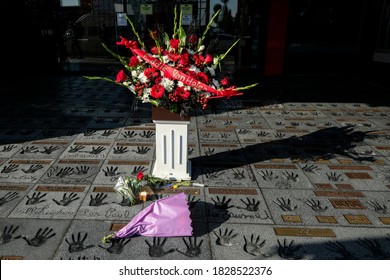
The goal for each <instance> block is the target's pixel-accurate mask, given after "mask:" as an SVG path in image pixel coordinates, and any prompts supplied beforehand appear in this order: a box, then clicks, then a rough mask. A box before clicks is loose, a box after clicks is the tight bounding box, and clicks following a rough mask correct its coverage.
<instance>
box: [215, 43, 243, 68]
mask: <svg viewBox="0 0 390 280" xmlns="http://www.w3.org/2000/svg"><path fill="white" fill-rule="evenodd" d="M239 41H240V39H238V40H237V41H235V42H234V43H233V45H231V46H230V48H229V49H228V50H227V51H226V52H225V53H224V54H223V55H220V56H219V60H218V64H219V63H221V61H222V60H223V59H224V58H225V57H226V55H227V54H228V53H229V52H230V51H231V49H233V48H234V46H235V45H237V43H238V42H239Z"/></svg>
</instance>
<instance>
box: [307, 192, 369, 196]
mask: <svg viewBox="0 0 390 280" xmlns="http://www.w3.org/2000/svg"><path fill="white" fill-rule="evenodd" d="M313 193H314V195H315V196H327V197H365V195H364V194H363V193H362V192H355V191H313Z"/></svg>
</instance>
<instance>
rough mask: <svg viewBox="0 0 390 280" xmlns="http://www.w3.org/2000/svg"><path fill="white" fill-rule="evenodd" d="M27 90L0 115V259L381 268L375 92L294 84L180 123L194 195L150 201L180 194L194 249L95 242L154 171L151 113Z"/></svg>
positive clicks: (382, 146)
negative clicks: (376, 262)
mask: <svg viewBox="0 0 390 280" xmlns="http://www.w3.org/2000/svg"><path fill="white" fill-rule="evenodd" d="M29 82H30V83H32V84H27V82H24V81H23V80H21V81H20V82H19V83H15V84H13V85H12V86H8V87H6V88H5V89H4V93H6V94H7V96H8V97H9V98H7V101H6V102H2V104H1V115H2V116H1V118H0V127H1V130H0V209H1V212H0V234H1V237H0V258H2V259H28V260H35V259H66V260H68V259H90V260H94V259H104V260H108V259H113V260H114V259H120V260H127V259H170V260H174V259H186V260H187V259H201V260H206V259H218V260H223V259H242V260H245V259H386V258H387V259H388V258H390V213H389V212H388V208H389V206H390V129H389V128H390V107H389V106H388V105H389V104H388V103H386V100H388V96H389V95H390V90H389V89H388V88H386V87H383V86H379V85H376V84H373V83H371V82H368V81H365V80H364V79H355V78H349V77H314V76H313V77H295V78H294V77H291V78H289V79H285V80H284V81H281V80H278V79H274V80H272V79H270V80H267V81H264V83H262V84H261V85H260V86H259V87H258V88H257V89H255V90H253V91H251V92H249V93H248V94H246V95H245V97H243V98H241V99H239V98H236V99H232V100H230V101H226V100H224V101H221V102H218V103H216V104H215V107H214V108H213V110H211V108H210V111H208V112H207V113H206V114H204V115H198V116H193V117H192V118H191V124H190V145H189V152H190V159H191V162H192V177H193V178H192V179H193V180H194V181H195V182H199V183H202V184H205V187H180V188H178V189H175V190H170V189H164V190H156V193H158V194H159V196H156V197H155V199H157V198H158V197H161V196H166V195H171V194H173V193H176V192H185V193H186V194H187V195H188V200H189V201H191V202H192V203H191V205H192V206H193V208H192V209H191V212H192V220H193V226H194V237H191V238H189V237H185V238H179V237H177V238H167V239H166V240H162V239H153V238H149V237H142V236H139V237H134V238H131V239H128V240H125V241H124V242H118V243H114V244H103V243H102V242H101V239H102V237H103V236H105V235H106V234H108V233H112V232H113V231H115V230H118V229H120V228H121V227H122V226H124V225H125V224H126V223H127V222H129V221H130V220H131V219H132V217H133V216H134V215H136V214H137V213H138V212H139V211H140V210H141V209H142V207H143V205H142V204H139V205H136V206H128V205H127V204H126V201H122V199H121V198H120V197H119V196H118V195H117V194H116V193H115V192H113V191H112V187H113V186H114V184H115V182H116V180H117V178H118V177H119V176H121V175H122V176H126V175H132V174H134V173H135V172H137V171H139V170H142V171H144V172H146V173H147V172H149V171H150V170H151V167H152V164H153V157H154V150H155V143H154V140H155V139H154V125H153V123H152V121H151V119H150V107H149V106H145V105H142V104H141V105H140V106H139V109H138V111H135V112H133V111H131V110H130V106H131V104H132V99H131V94H130V93H129V92H127V91H122V90H121V89H119V88H118V87H115V86H114V85H110V84H108V83H105V82H96V81H95V82H90V81H87V80H85V79H84V78H82V77H80V76H77V75H74V76H73V75H69V76H63V77H52V78H51V79H38V78H37V79H33V80H32V81H29ZM29 89H30V90H29ZM32 89H33V90H32ZM359 93H360V94H361V93H364V94H363V96H361V97H359V96H358V94H359ZM3 100H4V98H3ZM151 202H152V201H148V202H147V204H149V203H151ZM91 205H93V206H91ZM20 236H22V238H17V237H20Z"/></svg>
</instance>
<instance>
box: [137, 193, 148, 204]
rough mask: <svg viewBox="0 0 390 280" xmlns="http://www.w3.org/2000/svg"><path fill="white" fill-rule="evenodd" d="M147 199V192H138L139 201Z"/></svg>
mask: <svg viewBox="0 0 390 280" xmlns="http://www.w3.org/2000/svg"><path fill="white" fill-rule="evenodd" d="M147 199H148V193H147V192H140V193H139V200H141V201H143V202H145V201H146V200H147Z"/></svg>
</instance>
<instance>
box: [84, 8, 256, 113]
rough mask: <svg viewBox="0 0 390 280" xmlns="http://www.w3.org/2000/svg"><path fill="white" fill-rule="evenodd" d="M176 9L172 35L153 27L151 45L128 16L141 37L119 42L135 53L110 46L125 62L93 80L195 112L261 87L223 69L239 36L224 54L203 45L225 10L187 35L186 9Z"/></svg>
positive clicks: (160, 104)
mask: <svg viewBox="0 0 390 280" xmlns="http://www.w3.org/2000/svg"><path fill="white" fill-rule="evenodd" d="M176 10H177V8H176V7H175V9H174V30H173V34H172V36H169V35H168V34H167V33H166V32H157V31H149V35H150V38H151V39H152V40H151V41H152V42H153V43H152V44H151V47H148V46H147V45H146V44H145V43H144V42H143V40H142V39H141V37H140V35H139V34H138V32H137V30H136V29H135V27H134V25H133V23H132V22H131V20H130V19H129V18H128V17H127V20H128V22H129V23H130V26H131V28H132V31H133V33H134V35H135V37H136V38H137V40H136V41H133V40H128V39H126V38H123V37H120V38H121V41H120V42H117V45H119V46H124V47H125V48H126V49H129V50H130V51H131V53H132V56H131V57H123V56H121V55H119V54H117V53H115V52H113V51H112V50H110V49H109V48H108V47H107V46H106V45H104V44H103V43H102V45H103V47H104V48H105V49H106V50H107V51H108V52H109V53H111V54H112V55H113V56H114V57H115V58H116V59H118V60H119V61H120V62H121V63H122V64H123V66H124V67H123V69H121V70H120V71H119V72H118V73H117V74H116V78H115V80H114V79H110V78H107V77H96V76H87V77H86V78H88V79H92V80H93V79H103V80H106V81H109V82H113V83H115V84H118V85H120V86H123V87H126V88H128V89H129V90H130V91H131V92H133V93H134V95H135V96H136V100H141V101H142V102H143V103H151V104H152V105H154V106H157V107H164V108H166V109H168V110H169V111H171V112H174V113H180V114H186V115H188V114H189V111H190V109H195V108H201V109H203V110H204V109H206V107H207V105H208V101H209V100H210V99H213V98H230V97H231V96H237V95H242V92H241V91H242V90H246V89H249V88H252V87H254V86H256V85H257V83H256V84H252V85H249V86H245V87H236V86H234V85H232V84H231V81H230V79H229V78H228V77H227V76H225V75H224V74H223V73H222V69H221V61H222V60H223V59H224V58H225V57H226V55H227V54H228V53H229V51H230V50H231V49H232V48H233V47H234V46H235V45H236V44H237V43H238V41H239V40H237V41H236V42H235V43H234V44H233V45H232V46H231V47H230V48H229V49H228V50H227V51H226V52H225V53H224V54H222V55H219V54H212V53H208V52H207V48H206V47H205V46H204V45H203V42H204V40H205V38H206V35H207V33H208V30H209V29H210V27H211V24H212V23H213V21H214V19H215V18H216V16H217V15H218V13H219V11H218V12H217V13H216V14H215V15H214V16H213V18H212V19H211V20H210V22H209V24H208V25H207V27H206V28H205V31H204V32H203V35H202V36H201V37H199V36H198V35H196V34H195V33H190V34H189V35H187V34H186V32H185V30H184V29H183V27H182V26H181V22H182V13H181V12H180V16H179V20H178V19H177V11H176Z"/></svg>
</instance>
